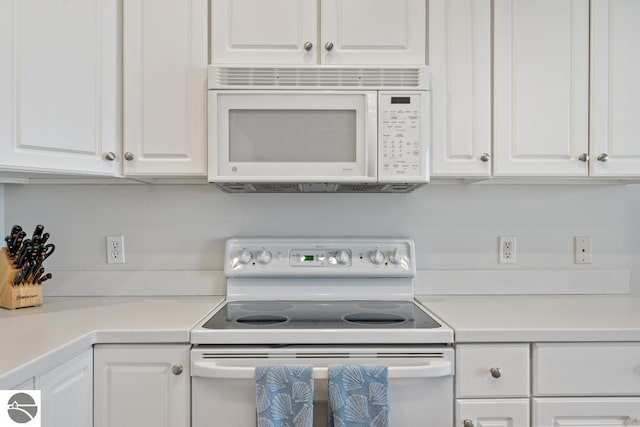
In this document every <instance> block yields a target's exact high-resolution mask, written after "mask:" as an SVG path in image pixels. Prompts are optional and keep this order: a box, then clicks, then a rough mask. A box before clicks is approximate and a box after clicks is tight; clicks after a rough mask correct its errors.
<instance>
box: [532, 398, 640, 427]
mask: <svg viewBox="0 0 640 427" xmlns="http://www.w3.org/2000/svg"><path fill="white" fill-rule="evenodd" d="M532 405H533V411H532V413H533V425H534V426H536V427H547V426H558V427H562V426H571V427H576V426H580V427H596V426H597V427H600V426H607V427H616V426H618V427H623V426H632V425H640V397H628V398H627V397H604V398H600V397H583V398H534V399H533V403H532Z"/></svg>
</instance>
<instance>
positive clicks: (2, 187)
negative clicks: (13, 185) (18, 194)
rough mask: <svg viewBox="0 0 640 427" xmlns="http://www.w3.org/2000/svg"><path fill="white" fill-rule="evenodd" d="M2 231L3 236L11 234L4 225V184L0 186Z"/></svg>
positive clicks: (0, 227)
mask: <svg viewBox="0 0 640 427" xmlns="http://www.w3.org/2000/svg"><path fill="white" fill-rule="evenodd" d="M0 230H2V231H3V233H4V234H2V235H3V236H6V235H7V234H8V233H9V232H8V230H7V227H6V226H5V224H4V184H0ZM0 234H1V233H0Z"/></svg>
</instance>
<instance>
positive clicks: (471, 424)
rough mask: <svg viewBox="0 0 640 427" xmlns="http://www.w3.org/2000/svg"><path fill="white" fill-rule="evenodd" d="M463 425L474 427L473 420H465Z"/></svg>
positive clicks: (464, 426)
mask: <svg viewBox="0 0 640 427" xmlns="http://www.w3.org/2000/svg"><path fill="white" fill-rule="evenodd" d="M462 425H463V427H473V421H471V420H464V421H463V422H462Z"/></svg>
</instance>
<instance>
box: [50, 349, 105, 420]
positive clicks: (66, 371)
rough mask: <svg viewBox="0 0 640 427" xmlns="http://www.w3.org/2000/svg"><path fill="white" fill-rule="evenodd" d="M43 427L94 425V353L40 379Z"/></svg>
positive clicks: (85, 354)
mask: <svg viewBox="0 0 640 427" xmlns="http://www.w3.org/2000/svg"><path fill="white" fill-rule="evenodd" d="M38 381H39V388H40V392H41V400H42V402H41V403H42V416H41V420H42V426H43V427H87V426H91V425H92V422H93V402H92V396H93V349H92V348H90V349H89V350H86V351H85V352H84V353H81V354H80V355H78V356H76V357H74V358H73V359H71V360H68V361H67V362H65V363H63V364H62V365H60V366H58V367H57V368H54V369H52V370H50V371H48V372H45V373H44V374H42V375H40V377H39V379H38Z"/></svg>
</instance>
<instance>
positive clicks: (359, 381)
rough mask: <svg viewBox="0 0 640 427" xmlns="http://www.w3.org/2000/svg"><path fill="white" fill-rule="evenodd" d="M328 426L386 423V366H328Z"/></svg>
mask: <svg viewBox="0 0 640 427" xmlns="http://www.w3.org/2000/svg"><path fill="white" fill-rule="evenodd" d="M329 427H389V374H388V368H387V366H385V365H337V366H330V367H329Z"/></svg>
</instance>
